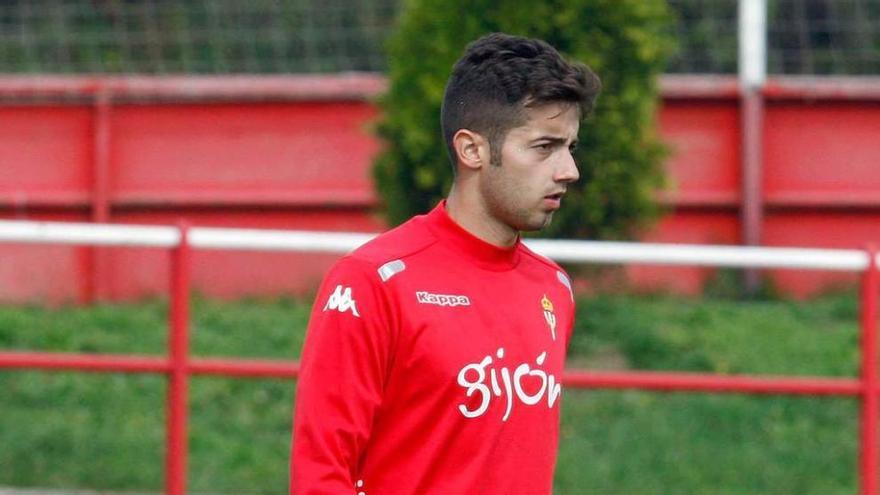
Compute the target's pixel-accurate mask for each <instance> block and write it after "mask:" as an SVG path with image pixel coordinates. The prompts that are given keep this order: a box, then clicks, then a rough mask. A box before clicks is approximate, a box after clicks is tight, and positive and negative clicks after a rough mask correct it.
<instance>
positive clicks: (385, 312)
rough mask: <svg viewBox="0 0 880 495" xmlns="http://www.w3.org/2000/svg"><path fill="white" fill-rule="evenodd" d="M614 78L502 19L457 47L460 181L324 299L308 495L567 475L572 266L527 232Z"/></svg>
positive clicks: (533, 484)
mask: <svg viewBox="0 0 880 495" xmlns="http://www.w3.org/2000/svg"><path fill="white" fill-rule="evenodd" d="M599 86H600V84H599V79H598V78H597V77H596V76H595V75H594V74H593V73H592V72H591V71H590V70H589V69H588V68H586V67H585V66H583V65H580V64H571V63H568V62H566V61H565V60H563V59H562V57H560V55H559V53H557V51H556V50H555V49H553V48H552V47H551V46H549V45H548V44H546V43H544V42H543V41H539V40H533V39H526V38H520V37H514V36H509V35H505V34H498V33H496V34H491V35H488V36H485V37H483V38H481V39H479V40H477V41H475V42H474V43H472V44H471V45H469V46H468V48H467V50H466V52H465V54H464V55H463V56H462V58H461V59H460V60H459V61H458V62H457V63H456V64H455V67H454V69H453V72H452V76H451V77H450V79H449V82H448V85H447V87H446V94H445V97H444V101H443V110H442V126H443V133H444V136H445V139H446V143H447V145H448V149H449V154H450V157H451V159H452V164H453V168H454V170H455V173H456V176H455V181H454V185H453V187H452V190H451V191H450V193H449V196H448V198H447V199H446V200H445V201H443V202H441V203H440V204H439V205H437V207H436V208H434V210H433V211H431V212H430V213H428V214H427V215H422V216H417V217H415V218H413V219H411V220H410V221H408V222H407V223H405V224H403V225H401V226H400V227H397V228H396V229H393V230H391V231H389V232H387V233H385V234H383V235H381V236H379V237H378V238H376V239H374V240H373V241H371V242H369V243H367V244H366V245H364V246H362V247H361V248H359V249H357V250H355V251H354V252H353V253H351V254H349V255H348V256H346V257H344V258H343V259H342V260H341V261H339V262H338V263H337V264H336V265H335V266H334V267H333V268H332V269H331V271H330V273H329V274H328V275H327V277H326V279H325V280H324V283H323V284H322V287H321V289H320V291H319V292H318V296H317V299H316V302H315V307H314V309H313V311H312V316H311V320H310V322H309V328H308V333H307V337H306V343H305V347H304V350H303V355H302V371H301V375H300V378H299V383H298V388H297V396H296V413H295V417H294V432H293V448H292V460H291V478H290V489H291V493H292V494H294V495H318V494H322V495H336V494H338V495H351V494H358V495H361V494H363V495H433V494H437V495H465V494H467V495H478V494H504V495H517V494H521V495H542V494H549V493H551V491H552V484H553V470H554V466H555V462H556V450H557V444H558V438H559V400H560V395H561V391H562V389H561V385H560V382H559V380H560V378H561V375H562V370H563V363H564V358H565V352H566V348H567V346H568V342H569V337H570V334H571V329H572V322H573V318H574V299H573V296H572V293H571V283H570V281H569V278H568V276H567V275H566V274H565V273H564V272H563V271H562V269H560V268H559V266H557V265H556V264H555V263H553V262H552V261H549V260H547V259H545V258H543V257H541V256H538V255H536V254H535V253H533V252H531V251H530V250H529V249H528V248H526V247H525V246H524V245H523V244H522V243H521V242H520V236H519V232H520V231H531V230H538V229H540V228H542V227H544V226H545V225H547V224H548V223H549V222H550V219H551V218H552V216H553V212H554V211H556V210H557V209H559V207H560V203H561V201H562V197H563V195H564V194H565V191H566V188H567V186H568V185H569V184H571V183H572V182H574V181H576V180H577V179H578V170H577V166H576V164H575V161H574V158H573V156H572V150H573V149H574V147H575V145H576V143H577V136H578V128H579V123H580V119H581V117H582V116H584V115H586V114H587V113H588V112H589V111H590V109H591V107H592V103H593V100H594V99H595V97H596V95H597V93H598V91H599Z"/></svg>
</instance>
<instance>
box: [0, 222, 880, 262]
mask: <svg viewBox="0 0 880 495" xmlns="http://www.w3.org/2000/svg"><path fill="white" fill-rule="evenodd" d="M373 237H375V234H365V233H343V232H309V231H293V230H265V229H232V228H213V227H193V228H191V229H190V230H189V242H190V245H191V246H192V247H194V248H197V249H246V250H262V251H310V252H327V253H347V252H349V251H351V250H353V249H355V248H356V247H358V246H360V245H361V244H363V243H365V242H367V241H369V240H370V239H372V238H373ZM4 241H5V242H27V243H38V244H81V245H93V246H145V247H174V246H177V245H178V244H179V243H180V230H179V229H178V228H176V227H168V226H141V225H108V224H89V223H62V222H29V221H9V220H0V242H4ZM525 242H526V244H527V245H528V246H529V247H530V248H531V249H534V250H535V251H536V252H538V253H540V254H542V255H544V256H547V257H548V258H551V259H554V260H556V261H562V262H576V263H602V264H623V263H641V264H657V265H699V266H721V267H739V268H797V269H806V270H835V271H862V270H864V269H865V268H867V266H868V259H867V256H866V254H865V252H864V251H860V250H856V249H806V248H772V247H741V246H710V245H693V244H691V245H688V244H650V243H635V242H604V241H571V240H539V239H530V240H527V241H525ZM878 262H880V256H878Z"/></svg>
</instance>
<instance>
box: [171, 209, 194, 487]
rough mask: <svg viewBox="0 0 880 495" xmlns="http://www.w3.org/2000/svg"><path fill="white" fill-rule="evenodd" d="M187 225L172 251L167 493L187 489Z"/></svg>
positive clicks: (190, 267)
mask: <svg viewBox="0 0 880 495" xmlns="http://www.w3.org/2000/svg"><path fill="white" fill-rule="evenodd" d="M188 230H189V228H188V226H187V225H186V224H185V223H181V224H180V244H179V245H178V246H177V247H176V248H174V249H173V250H172V251H171V300H170V302H169V314H168V318H169V322H168V323H169V326H168V358H169V364H170V367H169V374H168V402H167V411H168V416H167V443H166V453H165V466H166V468H165V493H166V494H167V495H184V494H185V493H186V477H187V455H188V450H189V449H188V438H187V435H188V432H187V419H188V418H187V416H188V397H189V390H188V389H189V376H188V373H189V369H188V367H189V292H190V273H191V271H192V259H191V248H190V245H189V239H188Z"/></svg>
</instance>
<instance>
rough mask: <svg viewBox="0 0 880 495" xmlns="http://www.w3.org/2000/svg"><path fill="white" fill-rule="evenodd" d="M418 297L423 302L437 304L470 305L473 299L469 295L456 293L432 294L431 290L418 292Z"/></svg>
mask: <svg viewBox="0 0 880 495" xmlns="http://www.w3.org/2000/svg"><path fill="white" fill-rule="evenodd" d="M416 299H418V301H419V302H420V303H421V304H436V305H437V306H470V305H471V300H470V299H468V297H467V296H458V295H455V294H431V293H430V292H425V291H419V292H416Z"/></svg>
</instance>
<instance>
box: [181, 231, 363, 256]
mask: <svg viewBox="0 0 880 495" xmlns="http://www.w3.org/2000/svg"><path fill="white" fill-rule="evenodd" d="M373 237H376V234H351V233H344V232H309V231H295V230H264V229H225V228H208V227H193V228H192V229H190V231H189V242H190V244H191V245H192V246H193V247H194V248H203V249H255V250H260V251H318V252H325V253H347V252H349V251H351V250H353V249H354V248H356V247H358V246H360V245H361V244H363V243H365V242H367V241H369V240H370V239H372V238H373Z"/></svg>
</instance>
